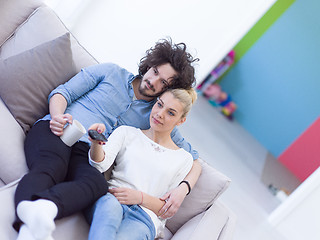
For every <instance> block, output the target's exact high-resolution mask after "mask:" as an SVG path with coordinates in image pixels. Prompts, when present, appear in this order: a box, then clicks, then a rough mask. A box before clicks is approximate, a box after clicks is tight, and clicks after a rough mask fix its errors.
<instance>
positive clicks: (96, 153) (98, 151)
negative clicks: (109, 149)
mask: <svg viewBox="0 0 320 240" xmlns="http://www.w3.org/2000/svg"><path fill="white" fill-rule="evenodd" d="M88 130H95V131H97V132H98V133H100V134H101V133H103V132H104V131H105V130H106V126H105V125H104V124H103V123H95V124H93V125H91V126H90V127H89V129H88ZM88 138H89V140H90V141H91V143H92V144H91V147H90V157H91V159H92V160H93V161H95V162H102V161H103V160H104V157H105V156H104V150H103V149H102V145H105V142H101V141H97V140H93V139H92V138H90V137H88Z"/></svg>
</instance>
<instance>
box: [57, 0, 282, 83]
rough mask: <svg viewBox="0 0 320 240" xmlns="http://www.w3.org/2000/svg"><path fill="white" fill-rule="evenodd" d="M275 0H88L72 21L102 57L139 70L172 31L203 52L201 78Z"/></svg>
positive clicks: (81, 37) (176, 37)
mask: <svg viewBox="0 0 320 240" xmlns="http://www.w3.org/2000/svg"><path fill="white" fill-rule="evenodd" d="M55 1H57V0H55ZM275 1H276V0H198V1H195V0H162V1H155V0H135V1H132V0H116V1H108V0H91V1H90V0H82V3H81V6H82V7H83V6H84V4H86V8H85V10H84V11H82V10H81V11H82V14H80V16H79V18H77V20H76V21H74V19H73V22H72V24H74V25H73V26H71V27H72V32H73V33H74V34H75V35H76V36H77V38H78V39H79V40H80V42H81V43H82V44H83V45H84V46H85V47H86V48H87V49H88V50H89V52H91V53H92V54H93V55H94V56H95V57H96V58H97V59H98V61H100V62H115V63H118V64H119V65H121V66H123V67H125V68H127V69H128V70H130V71H131V72H133V73H137V64H138V61H139V60H140V58H141V57H143V55H144V53H145V50H147V49H148V48H150V47H152V46H153V45H154V43H155V42H156V41H157V40H159V39H161V38H165V37H167V36H171V37H172V39H173V41H174V42H176V43H178V42H185V43H186V44H187V46H188V48H189V50H190V52H191V53H192V54H193V55H195V56H196V57H198V58H200V62H199V64H198V67H197V78H198V82H199V81H201V80H202V79H203V78H204V77H205V76H206V75H207V74H208V73H209V72H210V71H211V70H212V68H213V67H214V66H215V65H217V63H219V61H221V59H222V58H223V57H224V56H225V55H226V54H227V53H228V52H229V51H230V50H231V49H232V48H233V47H234V46H235V45H236V44H237V43H238V41H239V40H240V39H241V38H242V37H243V36H244V35H245V34H246V32H247V31H248V30H249V29H250V28H251V27H252V26H253V25H254V24H255V23H256V21H257V20H258V19H260V18H261V16H262V15H263V14H264V13H265V12H266V11H267V10H268V9H269V7H270V6H272V4H273V3H274V2H275ZM62 2H65V1H62ZM56 5H57V4H56ZM63 5H64V6H65V4H64V3H63ZM77 7H78V8H80V7H79V6H77ZM56 8H57V7H56ZM75 8H76V7H75ZM56 10H57V12H58V14H59V12H62V11H63V15H65V13H66V11H67V10H66V8H61V9H56ZM71 12H72V11H71ZM62 17H63V16H62Z"/></svg>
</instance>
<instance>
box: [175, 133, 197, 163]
mask: <svg viewBox="0 0 320 240" xmlns="http://www.w3.org/2000/svg"><path fill="white" fill-rule="evenodd" d="M171 138H172V140H173V142H174V143H175V144H176V145H177V146H178V147H180V148H183V149H184V150H186V151H187V152H189V153H190V154H191V155H192V157H193V160H197V159H198V158H199V153H198V152H197V151H196V150H194V149H193V148H192V146H191V144H190V143H188V142H187V141H186V140H185V139H184V138H183V137H182V135H181V134H180V132H179V130H178V129H177V127H175V128H174V129H173V130H172V132H171Z"/></svg>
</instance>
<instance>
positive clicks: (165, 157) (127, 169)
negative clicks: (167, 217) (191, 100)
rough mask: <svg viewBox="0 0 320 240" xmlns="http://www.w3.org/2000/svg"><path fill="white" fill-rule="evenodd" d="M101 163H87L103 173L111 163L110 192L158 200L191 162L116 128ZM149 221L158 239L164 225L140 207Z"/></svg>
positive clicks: (182, 154) (137, 134)
mask: <svg viewBox="0 0 320 240" xmlns="http://www.w3.org/2000/svg"><path fill="white" fill-rule="evenodd" d="M103 148H104V151H105V159H104V160H103V161H102V162H94V161H93V160H92V159H91V158H90V153H89V162H90V164H91V165H92V166H94V167H95V168H97V169H98V170H99V171H100V172H105V171H106V170H108V168H109V167H110V166H111V165H112V163H113V162H114V161H115V166H114V169H113V171H112V174H111V178H110V180H109V185H110V188H116V187H127V188H131V189H136V190H139V191H142V192H145V193H147V194H149V195H152V196H154V197H161V196H163V195H164V194H165V193H167V192H168V191H169V190H171V189H173V188H175V187H177V186H178V184H179V183H180V182H181V181H182V180H183V179H184V178H185V176H186V175H187V174H188V172H189V171H190V170H191V167H192V164H193V158H192V156H191V154H190V153H188V152H187V151H185V150H184V149H182V148H180V149H178V150H172V149H168V148H165V147H163V146H161V145H159V144H157V143H155V142H154V141H152V140H151V139H149V138H148V137H147V136H146V135H145V134H144V133H143V132H142V131H141V130H140V129H138V128H134V127H129V126H120V127H118V128H117V129H116V130H115V131H114V132H113V133H112V134H111V135H110V137H109V139H108V142H107V143H106V145H104V147H103ZM142 208H143V209H144V210H145V211H146V212H147V213H148V214H149V216H150V217H151V219H152V221H153V223H154V225H155V229H156V232H157V234H156V235H157V236H161V235H162V232H163V228H164V224H165V221H163V220H162V219H159V218H158V217H157V215H156V214H155V213H153V212H152V211H150V210H149V209H146V208H144V207H142Z"/></svg>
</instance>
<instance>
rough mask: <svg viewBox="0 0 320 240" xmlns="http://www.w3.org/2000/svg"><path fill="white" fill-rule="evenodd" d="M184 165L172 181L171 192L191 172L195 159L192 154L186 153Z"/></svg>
mask: <svg viewBox="0 0 320 240" xmlns="http://www.w3.org/2000/svg"><path fill="white" fill-rule="evenodd" d="M186 155H187V156H186V157H185V161H184V164H183V165H182V166H181V168H180V169H179V171H178V172H177V174H176V175H175V177H174V178H173V179H172V182H171V184H170V186H169V190H171V189H173V188H175V187H177V186H178V185H179V183H180V182H181V181H182V180H183V179H184V178H185V177H186V176H187V174H188V173H189V172H190V170H191V168H192V164H193V157H192V155H191V154H189V153H186Z"/></svg>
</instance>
